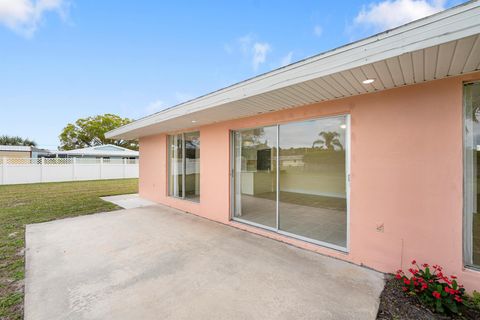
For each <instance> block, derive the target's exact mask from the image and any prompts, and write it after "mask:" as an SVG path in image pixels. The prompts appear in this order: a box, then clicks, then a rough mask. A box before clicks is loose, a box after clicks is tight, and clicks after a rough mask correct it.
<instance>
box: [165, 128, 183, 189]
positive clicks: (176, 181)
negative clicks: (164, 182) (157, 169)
mask: <svg viewBox="0 0 480 320" xmlns="http://www.w3.org/2000/svg"><path fill="white" fill-rule="evenodd" d="M168 145H169V161H168V168H169V169H168V172H169V179H168V194H169V195H170V196H173V197H182V196H183V178H182V175H183V140H182V135H181V134H176V135H172V136H168Z"/></svg>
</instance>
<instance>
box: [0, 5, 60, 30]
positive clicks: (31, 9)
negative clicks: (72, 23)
mask: <svg viewBox="0 0 480 320" xmlns="http://www.w3.org/2000/svg"><path fill="white" fill-rule="evenodd" d="M68 7H69V3H68V2H67V1H66V0H0V24H3V25H4V26H6V27H7V28H9V29H12V30H14V31H15V32H18V33H20V34H21V35H23V36H25V37H32V36H33V34H34V33H35V31H36V30H37V28H38V26H39V25H40V23H41V22H42V19H43V16H44V14H45V13H47V12H49V11H52V12H56V13H57V14H58V15H59V16H60V17H61V18H62V19H65V18H66V16H67V11H68Z"/></svg>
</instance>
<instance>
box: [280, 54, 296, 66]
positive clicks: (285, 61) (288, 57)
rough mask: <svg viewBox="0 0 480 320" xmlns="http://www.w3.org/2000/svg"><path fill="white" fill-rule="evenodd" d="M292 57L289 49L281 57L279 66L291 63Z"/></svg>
mask: <svg viewBox="0 0 480 320" xmlns="http://www.w3.org/2000/svg"><path fill="white" fill-rule="evenodd" d="M292 58H293V51H290V52H289V53H288V54H287V55H286V56H284V57H283V58H282V60H281V61H280V66H281V67H283V66H286V65H287V64H290V63H292Z"/></svg>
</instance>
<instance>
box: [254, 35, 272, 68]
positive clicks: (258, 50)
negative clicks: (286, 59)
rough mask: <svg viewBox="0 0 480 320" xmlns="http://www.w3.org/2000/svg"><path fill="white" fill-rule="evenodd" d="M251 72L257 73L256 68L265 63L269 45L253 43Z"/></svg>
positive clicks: (269, 48)
mask: <svg viewBox="0 0 480 320" xmlns="http://www.w3.org/2000/svg"><path fill="white" fill-rule="evenodd" d="M252 50H253V58H252V64H253V70H255V71H257V70H258V67H259V66H260V65H261V64H263V63H265V61H266V60H267V54H268V52H269V51H270V50H271V47H270V44H268V43H267V42H255V43H254V44H253V48H252Z"/></svg>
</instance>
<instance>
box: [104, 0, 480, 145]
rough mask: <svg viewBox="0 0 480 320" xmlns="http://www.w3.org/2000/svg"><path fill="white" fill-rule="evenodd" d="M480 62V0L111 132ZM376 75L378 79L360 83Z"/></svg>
mask: <svg viewBox="0 0 480 320" xmlns="http://www.w3.org/2000/svg"><path fill="white" fill-rule="evenodd" d="M479 69H480V1H478V0H477V1H472V2H468V3H466V4H463V5H460V6H457V7H454V8H451V9H449V10H446V11H443V12H440V13H437V14H435V15H432V16H429V17H426V18H424V19H421V20H417V21H414V22H411V23H409V24H406V25H404V26H401V27H398V28H395V29H392V30H389V31H386V32H383V33H380V34H377V35H375V36H372V37H369V38H366V39H364V40H360V41H357V42H354V43H352V44H349V45H346V46H343V47H340V48H337V49H334V50H331V51H328V52H325V53H322V54H319V55H316V56H313V57H311V58H307V59H305V60H302V61H299V62H296V63H293V64H291V65H288V66H286V67H283V68H279V69H276V70H273V71H271V72H268V73H265V74H262V75H259V76H257V77H254V78H251V79H249V80H246V81H243V82H239V83H237V84H234V85H232V86H229V87H226V88H224V89H221V90H218V91H214V92H212V93H209V94H207V95H204V96H201V97H198V98H196V99H193V100H190V101H187V102H184V103H182V104H179V105H177V106H174V107H172V108H169V109H166V110H163V111H160V112H158V113H155V114H152V115H150V116H147V117H144V118H141V119H139V120H137V121H134V122H132V123H130V124H127V125H125V126H122V127H120V128H117V129H115V130H112V131H110V132H108V133H107V134H106V137H107V138H113V139H120V138H121V139H135V138H139V137H143V136H148V135H154V134H159V133H163V132H171V131H179V130H184V129H187V128H192V127H199V126H203V125H207V124H212V123H216V122H222V121H226V120H232V119H237V118H243V117H248V116H255V115H258V114H263V113H268V112H274V111H278V110H283V109H288V108H293V107H298V106H302V105H307V104H312V103H315V102H321V101H328V100H333V99H339V98H344V97H350V96H355V95H359V94H365V93H370V92H376V91H381V90H386V89H391V88H395V87H401V86H405V85H411V84H416V83H421V82H425V81H431V80H435V79H442V78H445V77H450V76H457V75H461V74H465V73H470V72H475V71H477V70H479ZM370 78H371V79H375V80H376V81H375V82H373V83H372V84H369V85H365V84H363V83H362V81H363V80H365V79H370Z"/></svg>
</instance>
